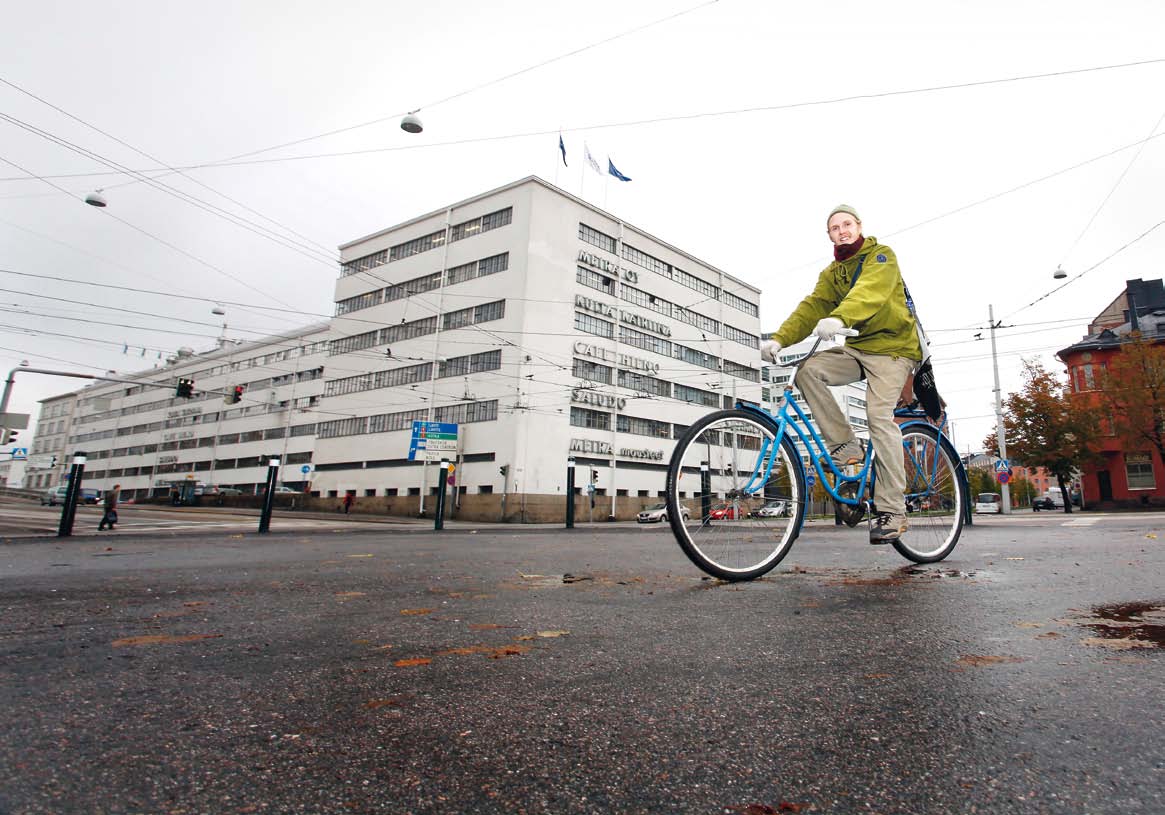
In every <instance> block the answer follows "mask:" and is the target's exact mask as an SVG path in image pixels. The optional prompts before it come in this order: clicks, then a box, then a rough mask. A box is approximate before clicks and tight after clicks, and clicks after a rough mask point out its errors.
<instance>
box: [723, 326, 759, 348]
mask: <svg viewBox="0 0 1165 815" xmlns="http://www.w3.org/2000/svg"><path fill="white" fill-rule="evenodd" d="M723 334H724V336H725V337H726V338H727V339H730V340H732V341H733V342H738V343H740V344H741V345H746V346H748V347H749V348H759V347H760V340H759V339H757V336H756V334H749V333H748V332H747V331H741V330H740V329H739V328H734V327H732V326H730V325H728V323H725V324H724V332H723Z"/></svg>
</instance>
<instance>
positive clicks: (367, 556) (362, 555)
mask: <svg viewBox="0 0 1165 815" xmlns="http://www.w3.org/2000/svg"><path fill="white" fill-rule="evenodd" d="M348 557H372V555H348Z"/></svg>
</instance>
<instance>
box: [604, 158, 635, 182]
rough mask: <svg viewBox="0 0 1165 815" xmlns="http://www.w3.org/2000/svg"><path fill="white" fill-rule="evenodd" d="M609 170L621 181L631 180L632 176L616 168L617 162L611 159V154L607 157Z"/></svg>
mask: <svg viewBox="0 0 1165 815" xmlns="http://www.w3.org/2000/svg"><path fill="white" fill-rule="evenodd" d="M607 172H608V173H610V174H611V175H613V176H615V178H617V179H619V180H620V181H630V180H631V179H630V178H628V177H627V176H625V175H623V174H622V173H621V172H619V171H618V170H617V169H615V162H613V161H611V158H610V156H608V157H607Z"/></svg>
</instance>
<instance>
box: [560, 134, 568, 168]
mask: <svg viewBox="0 0 1165 815" xmlns="http://www.w3.org/2000/svg"><path fill="white" fill-rule="evenodd" d="M558 152H560V153H562V166H563V167H569V166H570V165H569V164H567V163H566V145H565V144H563V141H562V134H561V133H559V134H558Z"/></svg>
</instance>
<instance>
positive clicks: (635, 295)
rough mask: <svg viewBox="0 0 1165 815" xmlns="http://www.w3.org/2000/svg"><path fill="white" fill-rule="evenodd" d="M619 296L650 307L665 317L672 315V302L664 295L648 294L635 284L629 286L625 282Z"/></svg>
mask: <svg viewBox="0 0 1165 815" xmlns="http://www.w3.org/2000/svg"><path fill="white" fill-rule="evenodd" d="M619 296H620V297H621V298H622V299H624V300H626V301H627V302H628V303H634V304H635V305H637V306H643V307H644V308H649V309H651V310H652V311H654V312H657V313H659V314H662V315H664V316H665V317H670V316H672V304H671V303H670V302H669V301H667V300H664V299H663V298H662V297H656V296H655V295H654V294H648V293H647V292H645V291H643V290H642V289H637V288H635V287H634V286H629V285H627V284H626V283H624V284H623V286H622V287H621V289H620V291H619Z"/></svg>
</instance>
